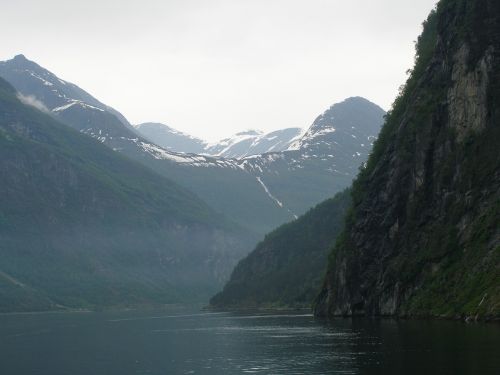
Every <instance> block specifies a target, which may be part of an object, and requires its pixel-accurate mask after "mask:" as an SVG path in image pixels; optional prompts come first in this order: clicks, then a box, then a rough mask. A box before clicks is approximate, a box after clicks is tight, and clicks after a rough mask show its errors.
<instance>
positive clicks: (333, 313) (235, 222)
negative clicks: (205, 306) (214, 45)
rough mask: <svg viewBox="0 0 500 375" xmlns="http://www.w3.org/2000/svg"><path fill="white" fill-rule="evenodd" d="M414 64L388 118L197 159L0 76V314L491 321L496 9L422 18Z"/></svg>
mask: <svg viewBox="0 0 500 375" xmlns="http://www.w3.org/2000/svg"><path fill="white" fill-rule="evenodd" d="M415 47H416V51H415V65H414V67H413V69H411V70H409V71H408V79H407V82H406V84H405V85H403V86H402V87H401V89H400V92H399V95H398V96H397V98H396V100H395V102H394V103H393V105H392V107H391V108H390V110H389V111H388V112H387V113H386V112H385V111H384V110H383V109H382V108H381V107H379V106H378V105H376V104H374V103H372V102H370V101H369V100H367V99H365V98H362V97H350V98H346V99H345V100H343V101H341V102H339V103H334V104H332V106H331V107H329V108H325V111H324V112H323V113H321V114H319V115H318V116H317V118H316V119H311V123H310V124H304V128H300V129H299V128H295V127H290V128H286V129H280V130H276V131H273V132H271V133H263V132H261V131H259V130H247V131H242V132H239V133H237V134H235V135H234V136H231V137H228V138H225V139H222V140H221V141H219V142H215V143H208V142H206V141H204V140H201V139H199V138H196V137H194V136H191V135H189V134H185V133H183V132H181V131H179V130H176V129H175V124H161V123H157V122H154V119H151V120H152V122H147V123H143V124H130V123H129V122H128V120H127V119H126V118H125V116H123V115H122V114H121V113H120V112H119V111H118V110H116V109H114V108H112V107H111V106H109V105H108V104H104V103H102V102H100V101H99V100H98V99H96V98H94V97H93V96H92V95H91V94H89V93H88V92H86V91H84V90H83V89H81V88H80V87H78V86H77V85H75V84H73V83H70V82H67V81H65V80H63V79H61V78H59V77H58V76H57V75H56V74H55V73H52V72H50V71H48V70H47V69H45V68H43V67H41V66H40V65H38V64H37V63H36V62H34V61H30V60H29V59H28V58H26V57H25V56H23V55H17V56H15V57H14V58H12V59H11V60H7V61H4V62H0V77H1V78H0V257H1V263H0V312H14V311H16V312H17V311H43V310H60V309H107V308H130V307H144V306H148V307H149V306H160V305H165V304H171V303H186V302H204V303H206V302H207V301H210V302H209V304H210V307H211V308H213V309H222V310H227V309H247V308H250V309H254V308H311V309H312V310H313V311H314V314H315V316H317V317H325V318H332V317H339V316H342V317H353V316H368V317H380V316H384V317H387V316H390V317H398V318H408V317H419V318H422V317H425V318H430V317H432V318H447V319H459V320H466V321H471V320H475V321H498V320H499V319H500V151H499V150H500V2H498V1H497V0H472V1H470V0H441V1H439V2H438V4H437V5H436V7H435V9H434V10H433V11H432V12H431V13H430V14H429V16H428V18H427V19H426V20H425V22H424V23H423V32H422V34H421V35H420V37H419V38H418V40H417V42H416V44H415ZM200 126H201V125H200Z"/></svg>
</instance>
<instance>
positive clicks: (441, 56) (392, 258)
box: [315, 0, 500, 319]
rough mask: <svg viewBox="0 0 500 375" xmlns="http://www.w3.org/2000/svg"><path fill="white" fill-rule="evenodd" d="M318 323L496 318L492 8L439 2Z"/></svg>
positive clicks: (497, 147)
mask: <svg viewBox="0 0 500 375" xmlns="http://www.w3.org/2000/svg"><path fill="white" fill-rule="evenodd" d="M352 198H353V209H352V211H351V214H350V215H349V216H348V218H347V221H346V229H345V231H344V233H343V235H342V236H341V238H340V239H339V240H338V242H337V245H336V247H335V249H334V251H333V252H332V254H331V256H330V262H329V268H328V274H327V276H326V278H325V281H324V286H323V288H322V290H321V292H320V295H319V296H318V298H317V301H316V305H315V313H316V315H317V316H334V315H371V316H373V315H391V316H394V315H396V316H442V317H460V318H464V317H475V318H478V319H494V318H498V317H499V315H500V2H498V1H497V0H472V1H471V0H467V1H466V0H442V1H441V2H440V3H439V4H438V6H437V8H436V10H435V11H433V12H432V14H431V15H430V16H429V18H428V20H427V21H426V22H425V23H424V31H423V34H422V35H421V36H420V38H419V40H418V42H417V55H416V62H415V67H414V69H413V70H412V72H411V75H410V77H409V79H408V82H407V83H406V85H405V87H404V88H403V89H402V91H401V93H400V95H399V97H398V98H397V100H396V101H395V103H394V105H393V108H392V110H391V112H390V113H389V115H388V116H387V119H386V123H385V125H384V127H383V129H382V132H381V135H380V137H379V139H378V141H377V142H376V144H375V146H374V149H373V152H372V155H371V156H370V158H369V160H368V163H367V164H366V166H365V168H364V169H363V170H362V171H361V172H360V175H359V176H358V178H357V180H356V181H355V183H354V186H353V192H352Z"/></svg>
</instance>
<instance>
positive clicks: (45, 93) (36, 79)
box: [0, 55, 133, 129]
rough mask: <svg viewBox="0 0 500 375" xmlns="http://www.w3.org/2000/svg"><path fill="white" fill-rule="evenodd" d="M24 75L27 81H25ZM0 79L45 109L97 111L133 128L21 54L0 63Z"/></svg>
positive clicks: (87, 95)
mask: <svg viewBox="0 0 500 375" xmlns="http://www.w3.org/2000/svg"><path fill="white" fill-rule="evenodd" d="M27 76H29V77H30V79H26V78H27ZM0 77H3V78H4V79H5V80H7V81H8V82H9V83H10V84H11V85H13V86H14V87H15V88H16V90H17V91H19V92H20V93H21V94H23V95H25V96H27V97H32V99H34V100H35V101H38V102H40V103H41V104H42V105H43V106H44V107H46V108H47V109H48V110H55V111H56V112H57V110H56V109H57V108H58V109H59V110H60V111H61V110H64V109H65V107H66V106H68V107H70V106H80V107H83V108H85V107H86V108H88V109H94V110H98V109H100V110H101V111H107V112H109V113H111V114H113V115H115V116H116V117H117V118H118V119H119V120H120V122H121V123H123V124H124V125H125V126H127V127H128V128H129V129H133V128H132V126H131V125H130V124H129V122H128V121H127V120H126V119H125V117H124V116H123V115H122V114H121V113H120V112H118V111H117V110H115V109H113V108H111V107H109V106H107V105H105V104H103V103H101V102H100V101H99V100H97V99H96V98H94V97H93V96H92V95H90V94H89V93H88V92H86V91H84V90H82V89H81V88H79V87H78V86H76V85H74V84H72V83H70V82H67V81H64V80H62V79H60V78H58V77H56V76H55V75H54V74H53V73H51V72H49V71H48V70H46V69H44V68H42V67H40V66H39V65H38V64H36V63H34V62H33V61H30V60H28V59H27V58H26V57H25V56H24V55H17V56H15V57H14V58H13V59H12V60H9V61H4V62H0Z"/></svg>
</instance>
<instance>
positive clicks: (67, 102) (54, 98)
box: [0, 56, 384, 235]
mask: <svg viewBox="0 0 500 375" xmlns="http://www.w3.org/2000/svg"><path fill="white" fill-rule="evenodd" d="M0 76H2V77H4V78H5V79H6V80H7V81H9V82H10V83H11V84H12V85H13V86H14V87H15V88H16V89H17V90H18V91H19V92H20V94H22V100H25V101H27V102H29V103H31V104H32V105H35V106H37V107H40V108H42V109H43V110H45V111H46V112H49V113H50V114H51V115H52V116H54V117H55V118H57V119H58V120H60V121H62V122H64V123H66V124H67V125H69V126H71V127H73V128H74V129H76V130H78V131H80V132H82V133H85V134H87V135H89V136H91V137H93V138H95V139H97V140H98V141H100V142H102V143H103V144H105V145H106V146H108V147H110V148H112V149H113V150H115V151H117V152H120V153H122V154H123V155H125V156H126V157H129V158H132V159H134V160H136V161H138V162H140V163H142V164H144V165H146V166H148V167H149V168H151V169H153V170H154V171H156V172H157V173H159V174H161V175H164V176H167V177H168V178H170V179H171V180H173V181H175V182H177V183H178V184H180V185H182V186H184V187H186V188H188V189H190V190H191V191H192V192H194V193H195V194H197V195H198V196H199V197H200V198H202V199H203V200H204V201H205V202H207V203H208V204H209V205H210V206H212V207H213V208H215V209H216V210H217V211H219V212H220V213H222V214H224V215H225V216H227V217H228V218H230V219H232V220H233V221H234V222H236V223H238V224H239V225H240V226H243V227H245V228H248V229H250V230H251V231H253V232H255V233H257V234H261V235H263V234H264V233H266V232H268V231H270V230H271V229H273V228H275V227H277V226H278V225H280V224H282V223H284V222H287V221H290V220H292V219H293V218H294V217H296V216H298V215H301V214H302V213H304V212H305V211H307V210H308V209H309V208H310V207H312V206H314V205H315V204H317V203H319V202H321V201H322V200H324V199H326V198H329V197H332V196H333V195H334V194H335V193H337V192H338V191H340V190H343V189H345V188H346V187H347V186H349V185H350V183H351V181H352V179H353V178H354V177H355V175H356V173H357V171H358V168H359V166H360V165H361V164H362V163H363V162H365V161H366V158H367V155H368V153H369V152H370V150H371V145H372V141H373V139H375V137H376V135H377V134H378V131H379V129H380V127H381V125H382V122H383V116H384V111H383V110H382V109H381V108H380V107H378V106H377V105H375V104H373V103H371V102H369V101H367V100H366V99H362V98H351V99H348V100H346V101H344V102H342V103H339V104H336V105H334V106H332V107H331V108H330V109H328V110H327V111H326V112H325V113H324V114H322V115H321V116H320V117H318V118H317V119H316V121H314V123H313V124H312V126H311V127H310V128H309V129H308V130H307V132H306V133H305V134H304V135H303V136H300V129H297V128H292V129H284V130H280V131H277V132H273V133H270V134H262V133H259V132H255V131H253V132H244V133H240V134H238V135H236V136H235V137H231V138H229V139H227V140H224V141H223V142H220V143H218V144H214V145H206V144H205V143H202V144H203V151H201V152H196V153H182V152H173V151H171V150H169V149H168V147H167V146H168V145H167V144H163V145H160V144H159V143H160V141H157V140H155V141H154V142H153V141H152V138H154V137H153V135H154V134H153V135H152V134H149V135H145V134H139V130H137V129H135V128H132V127H131V126H130V125H129V124H128V122H127V120H126V119H124V117H123V116H121V115H120V114H119V112H117V111H116V110H114V109H112V108H110V107H109V106H107V105H105V104H103V103H101V102H99V101H98V100H97V99H95V98H93V97H92V96H91V95H90V94H88V93H86V92H85V91H83V90H82V89H80V88H79V87H78V86H76V85H74V84H71V83H69V82H66V81H63V80H61V79H59V78H58V77H57V76H55V75H54V74H53V73H51V72H49V71H47V70H45V69H44V68H42V67H40V66H39V65H37V64H36V63H34V62H31V61H29V60H27V59H26V58H25V57H24V56H16V57H15V58H14V59H12V60H9V61H6V62H1V63H0ZM44 108H45V109H44ZM158 127H159V128H161V129H160V130H161V131H162V132H163V133H165V132H166V133H168V135H169V136H171V135H173V134H175V135H176V137H177V141H178V143H177V144H178V145H179V144H180V140H181V139H182V140H183V141H185V140H186V138H188V139H191V141H194V144H193V143H191V146H192V147H197V146H196V143H197V141H196V139H194V138H193V137H190V136H188V135H185V134H182V133H180V132H177V131H175V130H173V129H171V128H168V129H167V128H165V126H164V125H161V126H146V128H150V129H149V130H151V129H152V128H158ZM141 128H142V126H141ZM164 135H165V134H164ZM200 145H201V144H200ZM162 146H163V147H162ZM179 147H180V146H179ZM186 147H187V146H186ZM210 153H212V154H213V155H219V156H211V155H210ZM223 155H229V156H231V157H223Z"/></svg>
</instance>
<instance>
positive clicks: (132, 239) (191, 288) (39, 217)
mask: <svg viewBox="0 0 500 375" xmlns="http://www.w3.org/2000/svg"><path fill="white" fill-rule="evenodd" d="M23 102H26V98H25V97H24V96H23V95H22V94H19V93H16V92H15V90H14V88H12V86H10V85H9V84H8V83H7V82H6V81H4V80H3V79H0V254H1V258H2V262H1V264H0V311H2V312H5V311H33V310H47V309H54V308H67V307H71V308H82V307H91V308H96V307H110V306H133V305H142V304H148V305H149V304H162V303H172V302H181V301H188V300H200V299H201V300H202V299H203V298H206V297H207V296H209V295H210V294H211V293H213V292H214V291H216V290H217V289H218V288H220V287H221V286H222V283H223V282H224V281H225V279H227V277H228V275H229V272H230V270H231V269H232V267H233V266H234V264H235V263H236V261H237V260H238V259H240V258H241V257H242V256H243V255H244V254H245V253H247V251H248V249H249V247H250V245H251V244H252V243H254V241H255V239H254V238H252V237H251V236H250V235H248V234H247V233H246V232H245V231H243V230H242V229H240V228H239V227H237V226H236V225H234V224H232V223H230V222H228V221H227V220H226V219H224V218H223V217H222V216H221V215H219V214H217V213H215V212H214V211H213V210H212V209H211V208H210V207H208V206H207V205H206V204H205V203H204V202H203V201H201V200H200V199H199V198H197V197H196V196H195V195H194V194H192V193H190V192H189V191H187V190H186V189H185V188H182V187H180V186H178V185H177V184H175V183H173V182H172V181H171V180H168V179H166V178H165V177H162V176H160V175H158V174H156V173H154V172H153V171H151V170H150V169H148V168H145V167H143V166H142V165H140V164H138V163H136V162H134V161H131V160H129V159H127V158H125V157H123V156H122V155H120V154H119V153H116V152H113V151H112V150H111V149H109V148H108V147H105V146H103V145H102V144H101V143H100V142H98V141H96V140H94V139H92V138H90V137H87V136H85V135H83V134H81V133H80V132H77V131H75V130H73V129H71V128H70V127H68V126H67V125H64V124H61V123H59V122H58V121H56V120H55V119H54V118H53V117H52V116H50V115H49V114H47V113H43V112H41V111H39V110H37V109H35V108H34V107H33V105H35V106H36V105H37V103H33V102H30V103H31V105H26V104H24V103H23ZM76 107H77V108H78V107H79V106H76Z"/></svg>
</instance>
